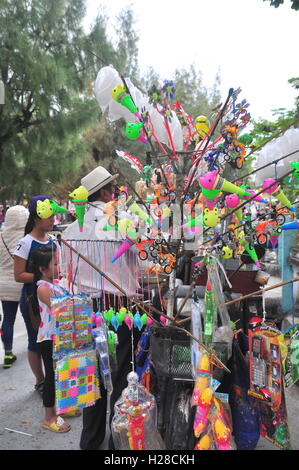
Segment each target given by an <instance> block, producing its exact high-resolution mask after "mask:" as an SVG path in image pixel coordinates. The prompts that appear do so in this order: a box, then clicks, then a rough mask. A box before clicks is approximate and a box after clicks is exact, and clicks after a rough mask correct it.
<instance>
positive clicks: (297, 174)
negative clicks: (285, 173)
mask: <svg viewBox="0 0 299 470" xmlns="http://www.w3.org/2000/svg"><path fill="white" fill-rule="evenodd" d="M290 168H291V170H295V171H294V173H292V175H293V177H294V178H299V162H294V161H292V162H290Z"/></svg>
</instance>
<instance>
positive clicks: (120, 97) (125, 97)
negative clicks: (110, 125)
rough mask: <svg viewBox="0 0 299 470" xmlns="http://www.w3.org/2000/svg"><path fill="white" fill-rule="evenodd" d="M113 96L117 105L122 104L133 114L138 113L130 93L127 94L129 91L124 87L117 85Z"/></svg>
mask: <svg viewBox="0 0 299 470" xmlns="http://www.w3.org/2000/svg"><path fill="white" fill-rule="evenodd" d="M111 96H112V98H113V99H114V100H115V101H116V102H117V103H120V104H121V105H122V106H124V107H125V108H127V109H128V110H129V111H131V113H133V114H136V113H138V109H137V107H136V106H135V104H134V102H133V100H132V98H131V96H130V95H129V93H127V90H126V88H125V87H124V85H116V86H115V87H114V88H113V90H112V91H111Z"/></svg>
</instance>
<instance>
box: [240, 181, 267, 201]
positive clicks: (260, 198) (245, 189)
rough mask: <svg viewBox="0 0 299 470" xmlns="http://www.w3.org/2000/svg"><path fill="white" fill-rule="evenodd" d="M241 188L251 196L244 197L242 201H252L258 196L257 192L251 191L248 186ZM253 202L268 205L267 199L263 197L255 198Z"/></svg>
mask: <svg viewBox="0 0 299 470" xmlns="http://www.w3.org/2000/svg"><path fill="white" fill-rule="evenodd" d="M240 188H242V189H244V191H246V192H247V193H249V194H250V196H242V199H246V200H247V199H251V198H252V197H253V196H255V194H257V192H256V191H254V190H253V189H250V188H249V187H248V186H247V185H246V184H243V185H241V186H240ZM252 200H253V201H257V202H262V203H264V204H267V203H268V201H267V199H264V198H263V197H262V196H255V198H254V199H252Z"/></svg>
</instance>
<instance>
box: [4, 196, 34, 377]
mask: <svg viewBox="0 0 299 470" xmlns="http://www.w3.org/2000/svg"><path fill="white" fill-rule="evenodd" d="M28 216H29V212H28V210H27V209H26V208H25V207H24V206H19V205H17V206H13V207H10V208H9V209H8V210H7V212H6V215H5V224H4V227H3V231H2V232H1V235H0V300H1V302H2V310H3V322H2V327H1V339H2V343H3V347H4V364H3V367H4V369H9V368H10V367H11V366H12V364H13V363H14V362H15V361H16V359H17V357H16V355H15V354H13V335H14V324H15V320H16V315H17V310H18V306H19V300H20V295H21V288H22V286H21V285H20V284H19V283H18V282H16V281H15V278H14V260H13V251H14V248H15V246H16V244H17V242H18V241H19V240H20V238H21V237H22V235H23V233H24V228H25V225H26V222H27V220H28Z"/></svg>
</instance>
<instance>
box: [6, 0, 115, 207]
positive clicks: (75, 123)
mask: <svg viewBox="0 0 299 470" xmlns="http://www.w3.org/2000/svg"><path fill="white" fill-rule="evenodd" d="M84 15H85V2H84V0H56V1H55V2H52V1H44V0H27V1H23V2H15V1H14V0H2V2H1V10H0V41H1V44H2V48H1V63H0V74H1V75H0V76H1V79H2V81H3V82H4V86H5V104H4V105H2V106H0V187H1V186H3V185H4V183H8V184H12V185H13V187H10V188H9V190H4V191H2V192H1V194H0V196H1V198H2V199H5V198H10V199H13V198H15V199H16V200H20V198H21V197H28V195H31V194H34V193H35V194H36V193H37V192H40V191H44V190H45V185H44V178H45V176H48V177H50V178H52V179H53V178H54V179H56V180H59V179H60V178H61V176H62V174H64V173H66V172H68V171H74V170H75V169H76V168H77V166H78V164H79V162H80V158H81V157H82V154H83V152H84V149H83V146H82V142H81V132H82V130H83V129H84V128H86V127H87V126H88V125H90V124H91V122H92V121H93V120H95V119H96V117H97V112H98V111H97V105H96V103H95V100H94V98H93V96H91V94H90V90H89V89H88V83H89V82H90V81H91V80H92V79H93V78H94V74H95V70H96V69H97V68H98V67H99V64H98V61H97V59H95V58H94V57H93V56H92V55H91V54H90V52H89V49H93V48H95V44H97V45H99V44H100V46H101V47H102V49H103V50H104V51H105V52H106V53H107V54H108V53H109V52H110V51H111V50H112V49H113V48H112V46H111V44H110V43H109V41H108V40H107V38H106V36H105V34H104V32H105V27H104V20H103V19H102V18H98V20H97V22H96V24H95V25H94V27H93V29H92V31H91V32H90V33H89V34H88V35H86V34H85V33H84V31H83V29H82V26H81V23H82V19H83V18H84Z"/></svg>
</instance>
